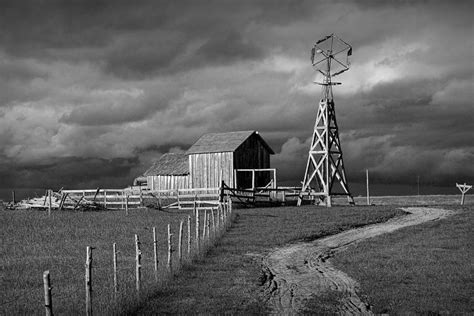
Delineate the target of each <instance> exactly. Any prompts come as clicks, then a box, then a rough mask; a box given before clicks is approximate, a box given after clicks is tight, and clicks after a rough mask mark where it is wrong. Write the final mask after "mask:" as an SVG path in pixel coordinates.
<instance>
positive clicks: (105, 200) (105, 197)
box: [104, 190, 107, 208]
mask: <svg viewBox="0 0 474 316" xmlns="http://www.w3.org/2000/svg"><path fill="white" fill-rule="evenodd" d="M104 208H107V191H106V190H104Z"/></svg>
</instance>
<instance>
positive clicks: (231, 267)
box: [130, 206, 402, 314]
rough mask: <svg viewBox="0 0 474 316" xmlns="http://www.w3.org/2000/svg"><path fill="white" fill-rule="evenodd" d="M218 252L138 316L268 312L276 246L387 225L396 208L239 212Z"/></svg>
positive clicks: (151, 299) (178, 279)
mask: <svg viewBox="0 0 474 316" xmlns="http://www.w3.org/2000/svg"><path fill="white" fill-rule="evenodd" d="M235 213H236V219H235V222H234V225H233V227H232V228H231V229H230V230H229V231H228V233H227V234H226V235H225V236H224V238H223V239H222V240H221V241H220V243H219V244H218V245H217V247H216V248H213V249H211V250H210V252H209V253H208V256H206V257H205V258H204V259H203V260H201V261H199V262H197V263H195V264H193V265H192V266H190V267H188V268H186V269H185V270H184V271H182V273H181V274H180V275H179V276H177V277H176V278H175V279H174V280H173V282H172V283H170V284H168V285H167V287H166V288H162V289H161V290H159V291H157V292H156V293H155V294H154V295H152V296H151V297H149V298H148V300H147V302H146V303H145V304H144V305H143V306H141V307H140V308H139V309H135V310H131V311H130V313H133V314H161V313H172V314H176V313H177V314H183V313H198V314H199V313H204V314H208V313H211V314H224V313H232V314H235V313H241V314H255V313H265V312H267V311H266V308H265V302H264V301H265V295H264V293H263V287H262V282H263V281H264V280H263V279H262V267H261V258H262V257H263V256H264V255H265V254H266V253H268V251H269V250H271V249H272V248H273V247H278V246H281V245H284V244H286V243H289V242H295V241H298V240H313V239H316V238H319V237H322V236H326V235H329V234H335V233H338V232H340V231H343V230H346V229H350V228H353V227H358V226H361V225H366V224H370V223H375V222H380V221H385V220H387V219H388V218H390V217H392V216H395V215H398V214H401V213H402V212H401V211H396V210H394V208H392V207H385V206H384V207H334V208H331V209H327V208H324V207H314V206H304V207H300V208H298V207H281V208H263V209H240V210H235Z"/></svg>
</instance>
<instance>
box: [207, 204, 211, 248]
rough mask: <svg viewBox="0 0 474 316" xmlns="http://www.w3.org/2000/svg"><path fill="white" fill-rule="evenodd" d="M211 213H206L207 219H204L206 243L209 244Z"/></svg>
mask: <svg viewBox="0 0 474 316" xmlns="http://www.w3.org/2000/svg"><path fill="white" fill-rule="evenodd" d="M211 212H212V211H211ZM211 212H207V219H206V237H207V242H208V243H210V241H211V214H210V213H211Z"/></svg>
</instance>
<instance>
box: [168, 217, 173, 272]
mask: <svg viewBox="0 0 474 316" xmlns="http://www.w3.org/2000/svg"><path fill="white" fill-rule="evenodd" d="M172 255H173V234H171V225H170V224H168V271H169V272H170V275H173V266H172Z"/></svg>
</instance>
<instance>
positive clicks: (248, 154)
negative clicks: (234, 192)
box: [234, 134, 271, 188]
mask: <svg viewBox="0 0 474 316" xmlns="http://www.w3.org/2000/svg"><path fill="white" fill-rule="evenodd" d="M234 167H235V169H265V168H270V152H269V151H268V149H267V148H266V147H265V146H264V145H263V144H262V143H261V141H260V140H259V138H258V136H257V135H255V134H254V135H252V136H251V137H249V138H247V140H246V141H245V142H243V143H242V145H240V146H239V147H238V148H237V150H236V151H235V152H234ZM270 179H271V176H270V174H269V173H267V172H259V173H257V174H256V179H255V182H256V186H257V187H258V186H265V185H267V184H268V182H269V181H270ZM237 183H238V186H239V187H241V188H250V187H251V183H252V174H251V173H250V172H239V173H238V178H237Z"/></svg>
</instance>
